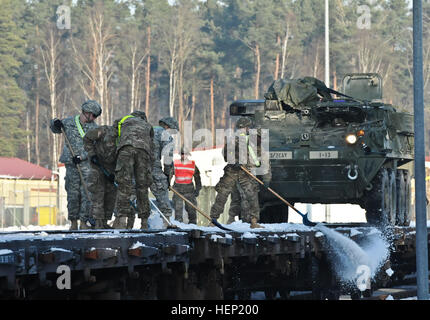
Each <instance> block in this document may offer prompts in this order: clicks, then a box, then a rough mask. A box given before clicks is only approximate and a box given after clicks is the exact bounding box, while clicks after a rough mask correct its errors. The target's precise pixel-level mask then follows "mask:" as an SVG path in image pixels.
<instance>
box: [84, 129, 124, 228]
mask: <svg viewBox="0 0 430 320" xmlns="http://www.w3.org/2000/svg"><path fill="white" fill-rule="evenodd" d="M117 137H118V132H117V128H116V127H114V126H100V127H98V128H96V129H92V130H90V131H88V132H87V133H86V134H85V136H84V148H85V150H86V151H87V152H88V157H89V158H90V160H91V161H90V162H91V163H90V175H89V177H88V190H89V191H90V196H91V204H92V208H91V210H92V215H93V217H94V218H95V219H96V226H95V228H96V229H109V228H110V226H109V225H108V224H107V222H108V220H110V219H112V213H113V210H114V208H115V199H116V187H115V185H114V179H115V175H114V174H113V173H114V172H115V166H116V139H117Z"/></svg>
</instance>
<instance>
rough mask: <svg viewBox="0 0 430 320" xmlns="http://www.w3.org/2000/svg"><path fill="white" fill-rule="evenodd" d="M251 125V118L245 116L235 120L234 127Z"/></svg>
mask: <svg viewBox="0 0 430 320" xmlns="http://www.w3.org/2000/svg"><path fill="white" fill-rule="evenodd" d="M251 125H252V120H251V119H250V118H247V117H242V118H240V119H239V120H237V122H236V128H237V129H241V128H246V127H250V126H251Z"/></svg>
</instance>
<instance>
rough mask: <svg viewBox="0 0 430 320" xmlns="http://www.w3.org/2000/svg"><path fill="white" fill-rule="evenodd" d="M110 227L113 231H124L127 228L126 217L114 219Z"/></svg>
mask: <svg viewBox="0 0 430 320" xmlns="http://www.w3.org/2000/svg"><path fill="white" fill-rule="evenodd" d="M112 227H113V228H114V229H125V228H126V227H127V217H116V218H115V221H114V222H113V226H112Z"/></svg>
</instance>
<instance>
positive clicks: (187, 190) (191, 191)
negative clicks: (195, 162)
mask: <svg viewBox="0 0 430 320" xmlns="http://www.w3.org/2000/svg"><path fill="white" fill-rule="evenodd" d="M181 163H184V162H183V161H181ZM175 172H176V164H175ZM193 178H194V182H195V186H194V184H193V182H192V181H191V183H179V182H178V181H177V179H176V174H175V183H174V184H173V187H174V188H175V190H176V191H178V192H179V193H180V194H181V195H183V196H184V197H185V198H186V199H187V200H189V201H191V203H192V204H194V205H195V206H197V197H198V195H199V193H200V190H201V188H202V182H201V178H200V171H199V169H198V168H197V166H195V167H194V175H193ZM172 200H173V207H174V208H175V219H176V220H178V221H180V222H182V216H183V209H184V204H183V203H184V200H182V199H181V198H180V197H179V196H178V195H177V194H176V193H175V194H174V195H173V198H172ZM185 210H186V211H187V213H188V223H193V224H196V223H197V215H196V209H194V208H193V207H192V206H190V205H189V204H188V203H187V202H185Z"/></svg>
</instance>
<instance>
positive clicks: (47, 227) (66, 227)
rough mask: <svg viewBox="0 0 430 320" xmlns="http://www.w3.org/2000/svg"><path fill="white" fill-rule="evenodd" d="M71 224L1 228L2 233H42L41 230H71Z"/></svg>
mask: <svg viewBox="0 0 430 320" xmlns="http://www.w3.org/2000/svg"><path fill="white" fill-rule="evenodd" d="M69 228H70V224H67V225H64V226H57V225H50V224H48V225H45V226H34V225H28V226H19V227H18V226H13V227H6V228H0V231H2V232H12V231H41V230H69Z"/></svg>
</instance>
